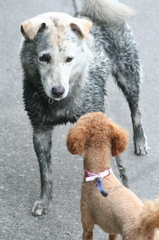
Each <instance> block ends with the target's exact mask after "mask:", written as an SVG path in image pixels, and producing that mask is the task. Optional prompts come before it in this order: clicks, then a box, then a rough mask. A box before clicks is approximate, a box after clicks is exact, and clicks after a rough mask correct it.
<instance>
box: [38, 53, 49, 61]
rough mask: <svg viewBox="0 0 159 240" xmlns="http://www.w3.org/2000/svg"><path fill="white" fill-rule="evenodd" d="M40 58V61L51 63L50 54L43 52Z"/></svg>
mask: <svg viewBox="0 0 159 240" xmlns="http://www.w3.org/2000/svg"><path fill="white" fill-rule="evenodd" d="M39 60H40V62H46V63H50V62H51V56H50V54H43V55H42V56H41V57H39Z"/></svg>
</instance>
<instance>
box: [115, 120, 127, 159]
mask: <svg viewBox="0 0 159 240" xmlns="http://www.w3.org/2000/svg"><path fill="white" fill-rule="evenodd" d="M110 128H111V131H110V132H111V144H112V146H111V148H112V149H111V151H112V156H118V155H120V154H121V153H122V152H123V151H124V150H125V149H126V148H127V145H128V136H129V133H128V131H126V130H125V129H123V128H121V127H120V126H118V125H116V124H114V123H112V124H111V126H110Z"/></svg>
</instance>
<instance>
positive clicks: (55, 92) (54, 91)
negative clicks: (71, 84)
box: [52, 87, 65, 98]
mask: <svg viewBox="0 0 159 240" xmlns="http://www.w3.org/2000/svg"><path fill="white" fill-rule="evenodd" d="M64 92H65V89H64V88H63V87H54V88H52V94H53V96H54V97H56V98H60V97H61V96H62V94H64Z"/></svg>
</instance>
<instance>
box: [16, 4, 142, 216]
mask: <svg viewBox="0 0 159 240" xmlns="http://www.w3.org/2000/svg"><path fill="white" fill-rule="evenodd" d="M83 6H84V7H83V8H82V10H81V12H80V13H79V14H78V15H77V16H76V17H72V16H70V15H69V14H66V13H56V12H50V13H45V14H41V15H38V16H36V17H34V18H31V19H29V20H26V21H24V22H22V24H21V32H22V34H23V37H24V38H23V41H22V44H21V52H20V58H21V64H22V68H23V74H24V77H23V98H24V105H25V110H26V111H27V113H28V116H29V118H30V121H31V125H32V127H33V143H34V149H35V152H36V154H37V158H38V161H39V167H40V176H41V194H40V198H39V200H38V201H36V202H35V204H34V206H33V209H32V212H33V215H35V216H37V215H42V214H43V213H47V211H48V209H49V206H50V204H51V199H52V162H51V146H52V140H51V138H52V130H53V128H54V126H56V125H58V124H66V123H67V122H71V123H74V122H76V121H77V119H78V118H79V117H80V116H82V115H84V114H86V113H88V112H96V111H98V112H99V111H101V112H104V111H105V103H104V98H105V95H106V81H107V78H108V76H109V75H110V74H111V75H112V76H113V77H114V79H115V81H116V83H117V85H118V86H119V87H120V88H121V90H122V91H123V93H124V95H125V97H126V100H127V101H128V104H129V107H130V111H131V117H132V124H133V131H134V147H135V153H136V154H137V155H143V154H146V152H147V149H146V137H145V134H144V130H143V127H142V123H141V113H140V109H139V93H140V62H139V57H138V51H137V48H136V44H135V42H134V39H133V35H132V32H131V29H130V27H129V26H128V24H127V23H126V22H125V21H126V20H127V19H129V17H131V15H132V10H131V9H130V8H129V7H127V6H125V5H124V4H121V3H119V2H117V1H113V0H93V1H90V0H88V1H84V0H83Z"/></svg>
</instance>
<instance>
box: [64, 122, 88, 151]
mask: <svg viewBox="0 0 159 240" xmlns="http://www.w3.org/2000/svg"><path fill="white" fill-rule="evenodd" d="M86 135H87V133H86V130H85V129H84V128H82V127H78V126H76V125H75V126H74V127H72V128H71V129H70V131H69V133H68V136H67V140H66V145H67V148H68V150H69V152H71V153H72V154H79V155H81V154H82V153H84V147H85V143H86Z"/></svg>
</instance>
